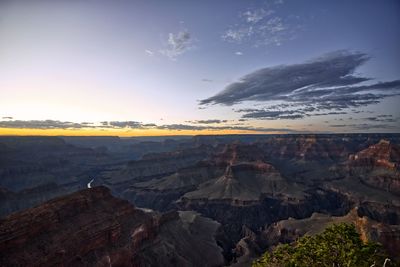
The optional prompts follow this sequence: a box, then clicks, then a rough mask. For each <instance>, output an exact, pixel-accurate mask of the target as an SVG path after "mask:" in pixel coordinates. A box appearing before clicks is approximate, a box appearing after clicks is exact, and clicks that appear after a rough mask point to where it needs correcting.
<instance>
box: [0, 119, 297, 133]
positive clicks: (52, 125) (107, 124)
mask: <svg viewBox="0 0 400 267" xmlns="http://www.w3.org/2000/svg"><path fill="white" fill-rule="evenodd" d="M197 122H198V123H199V124H200V125H191V124H164V125H157V124H154V123H147V124H144V123H141V122H137V121H102V122H100V123H99V124H95V123H91V122H83V123H75V122H63V121H57V120H26V121H23V120H14V121H0V128H13V129H44V130H45V129H69V130H78V129H82V128H91V129H93V128H95V129H99V130H106V129H142V130H150V129H158V130H176V131H182V130H192V131H202V130H209V131H224V130H239V131H255V132H287V133H295V132H297V131H296V130H293V129H290V128H264V127H252V126H237V125H224V126H215V125H208V124H213V123H214V124H218V123H223V122H226V121H225V120H220V121H219V120H214V122H213V120H204V121H201V120H200V121H197ZM201 124H203V125H201Z"/></svg>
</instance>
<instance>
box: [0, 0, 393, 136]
mask: <svg viewBox="0 0 400 267" xmlns="http://www.w3.org/2000/svg"><path fill="white" fill-rule="evenodd" d="M399 44H400V2H399V1H397V0H393V1H390V0H385V1H378V0H374V1H372V0H359V1H355V0H353V1H344V0H343V1H340V0H339V1H328V0H322V1H321V0H315V1H313V0H307V1H306V0H304V1H299V0H268V1H254V0H218V1H215V0H214V1H212V0H211V1H206V0H202V1H194V0H193V1H187V0H186V1H184V0H180V1H175V0H170V1H164V0H163V1H161V0H160V1H152V0H147V1H136V0H130V1H129V0H29V1H27V0H26V1H24V0H0V135H14V134H16V135H119V136H137V135H176V134H184V135H187V134H227V133H304V132H307V133H308V132H311V133H331V132H332V133H335V132H337V133H350V132H400V108H399V103H400V46H399Z"/></svg>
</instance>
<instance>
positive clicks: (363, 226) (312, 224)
mask: <svg viewBox="0 0 400 267" xmlns="http://www.w3.org/2000/svg"><path fill="white" fill-rule="evenodd" d="M343 222H345V223H352V224H354V225H355V226H356V229H357V231H358V232H359V234H360V236H361V239H362V240H363V241H364V242H368V241H375V242H379V243H381V244H382V245H383V246H384V247H385V249H386V251H387V252H388V253H389V254H390V256H391V257H399V255H398V251H400V250H399V249H400V226H399V225H388V224H382V223H379V222H377V221H374V220H372V219H370V218H368V217H366V216H359V211H358V210H357V208H355V209H353V210H351V211H350V212H349V213H348V214H347V215H345V216H340V217H334V216H329V215H326V214H320V213H313V215H312V216H311V217H309V218H306V219H301V220H296V219H293V218H289V219H288V220H282V221H279V222H276V223H274V224H272V225H270V226H269V227H267V228H266V229H265V231H263V233H262V234H261V238H262V239H263V242H265V244H264V245H266V246H267V247H271V246H274V245H277V244H279V243H290V242H293V241H295V240H296V239H297V238H299V237H300V236H303V235H305V234H308V235H315V234H318V233H321V232H322V231H323V230H324V229H325V228H326V227H328V226H329V225H331V224H335V223H343Z"/></svg>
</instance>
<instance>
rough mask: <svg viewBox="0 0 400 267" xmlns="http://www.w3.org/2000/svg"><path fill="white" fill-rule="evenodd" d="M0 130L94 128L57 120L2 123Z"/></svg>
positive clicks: (83, 124) (84, 124)
mask: <svg viewBox="0 0 400 267" xmlns="http://www.w3.org/2000/svg"><path fill="white" fill-rule="evenodd" d="M0 128H17V129H81V128H92V126H90V125H87V124H86V123H75V122H69V121H57V120H26V121H24V120H12V121H9V120H8V121H0Z"/></svg>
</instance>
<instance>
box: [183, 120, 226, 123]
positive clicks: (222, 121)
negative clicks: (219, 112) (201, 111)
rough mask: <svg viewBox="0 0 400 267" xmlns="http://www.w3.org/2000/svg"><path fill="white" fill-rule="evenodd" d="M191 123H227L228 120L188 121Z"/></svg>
mask: <svg viewBox="0 0 400 267" xmlns="http://www.w3.org/2000/svg"><path fill="white" fill-rule="evenodd" d="M188 122H189V123H197V124H217V123H226V122H228V120H217V119H214V120H196V121H188Z"/></svg>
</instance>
